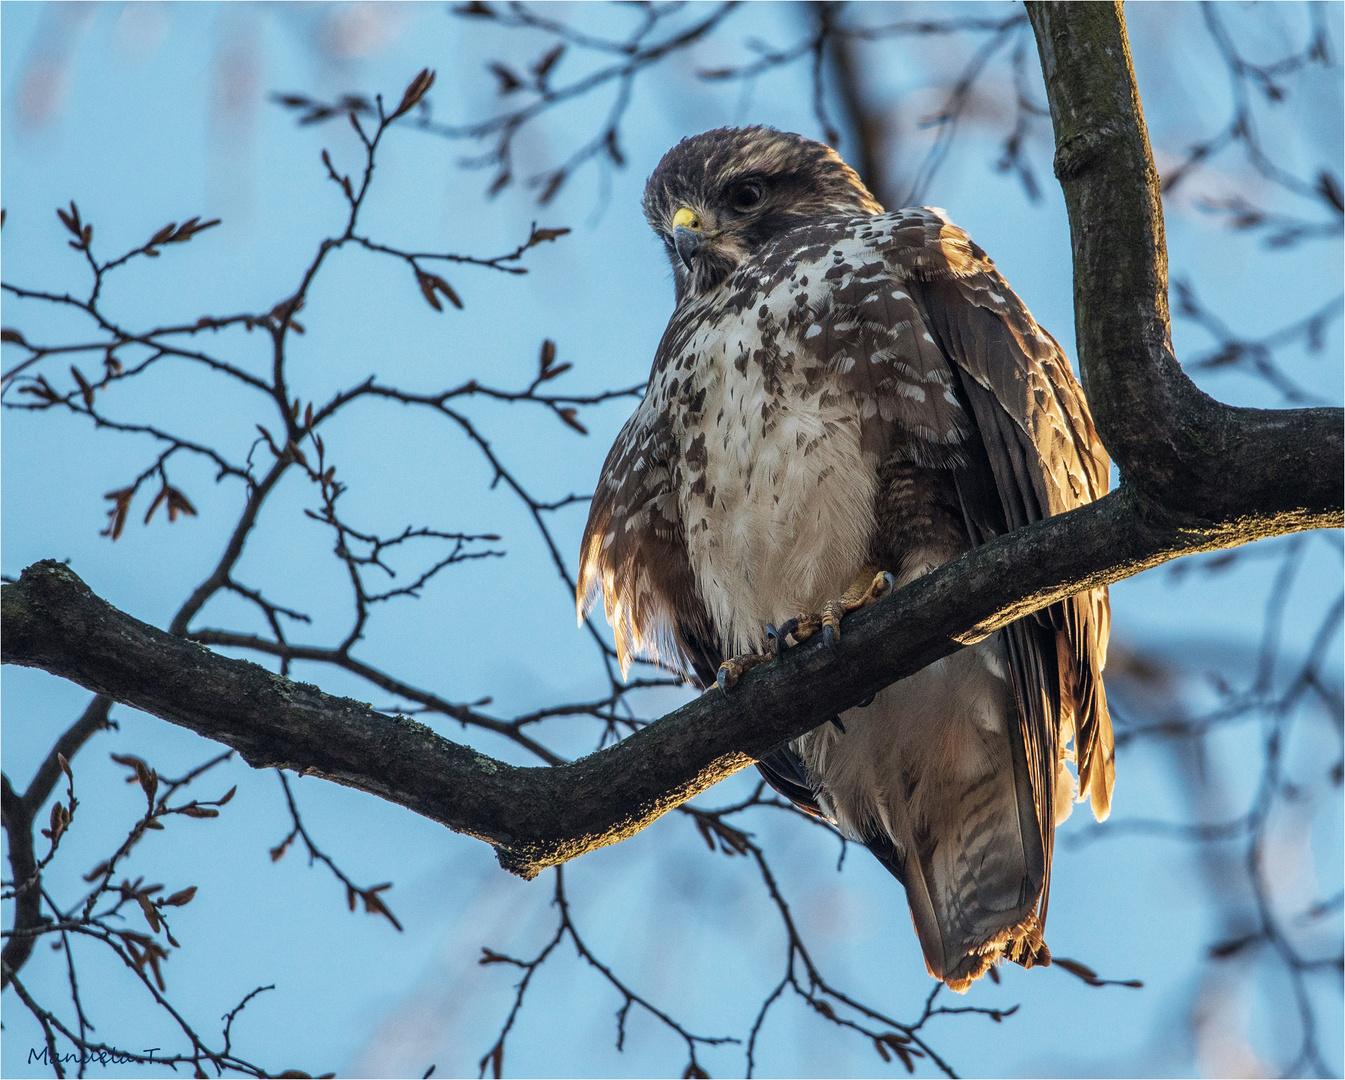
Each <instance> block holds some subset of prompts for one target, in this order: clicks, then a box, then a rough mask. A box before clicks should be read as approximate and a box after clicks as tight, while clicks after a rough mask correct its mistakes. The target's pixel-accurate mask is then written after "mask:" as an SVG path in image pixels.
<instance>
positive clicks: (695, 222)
mask: <svg viewBox="0 0 1345 1080" xmlns="http://www.w3.org/2000/svg"><path fill="white" fill-rule="evenodd" d="M672 223H673V247H675V248H676V249H677V254H678V256H679V257H680V258H681V260H682V265H683V266H685V267H686V268H687V269H688V270H690V269H691V260H692V258H693V257H694V256H695V254H696V252H698V251H700V249H701V245H703V244H704V243H705V235H704V234H703V233H702V232H701V221H700V218H699V217H698V216H697V215H696V212H695V211H694V210H692V209H691V208H690V207H687V206H684V207H682V208H681V209H680V210H678V211H677V213H676V214H674V215H673V220H672Z"/></svg>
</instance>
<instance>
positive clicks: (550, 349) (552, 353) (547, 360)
mask: <svg viewBox="0 0 1345 1080" xmlns="http://www.w3.org/2000/svg"><path fill="white" fill-rule="evenodd" d="M541 361H542V371H543V372H545V371H546V369H547V368H549V367H550V366H551V365H552V364H554V363H555V362H556V343H555V342H554V341H552V340H551V339H550V338H547V339H546V340H545V341H543V342H542V356H541Z"/></svg>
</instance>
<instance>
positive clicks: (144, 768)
mask: <svg viewBox="0 0 1345 1080" xmlns="http://www.w3.org/2000/svg"><path fill="white" fill-rule="evenodd" d="M123 764H125V763H124V762H123ZM133 767H134V768H135V778H136V779H137V780H139V781H140V787H141V789H142V790H143V791H144V792H145V798H146V799H148V800H149V804H150V805H151V806H153V805H154V793H155V792H156V791H158V790H159V774H158V773H156V772H155V771H154V770H153V769H151V768H150V767H149V766H148V765H146V764H145V763H144V762H143V761H141V760H140V759H139V758H136V759H135V763H134V766H133Z"/></svg>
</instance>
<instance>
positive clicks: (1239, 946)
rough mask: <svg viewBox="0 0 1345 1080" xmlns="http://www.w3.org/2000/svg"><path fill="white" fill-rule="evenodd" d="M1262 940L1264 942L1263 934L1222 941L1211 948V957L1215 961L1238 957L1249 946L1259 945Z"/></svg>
mask: <svg viewBox="0 0 1345 1080" xmlns="http://www.w3.org/2000/svg"><path fill="white" fill-rule="evenodd" d="M1262 940H1264V935H1263V934H1247V935H1246V936H1245V937H1240V938H1233V939H1232V940H1230V941H1221V942H1220V943H1219V944H1218V945H1212V946H1210V956H1211V957H1212V958H1213V959H1215V960H1226V959H1227V958H1228V957H1230V956H1236V955H1237V954H1238V953H1240V952H1242V951H1243V950H1244V949H1246V948H1247V947H1248V946H1250V945H1255V944H1258V943H1259V942H1261V941H1262Z"/></svg>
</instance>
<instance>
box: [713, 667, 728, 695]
mask: <svg viewBox="0 0 1345 1080" xmlns="http://www.w3.org/2000/svg"><path fill="white" fill-rule="evenodd" d="M715 682H716V684H718V686H719V689H720V690H722V691H723V692H724V693H726V694H727V693H728V692H729V670H728V668H725V667H721V668H720V669H719V672H718V674H716V675H715Z"/></svg>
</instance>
